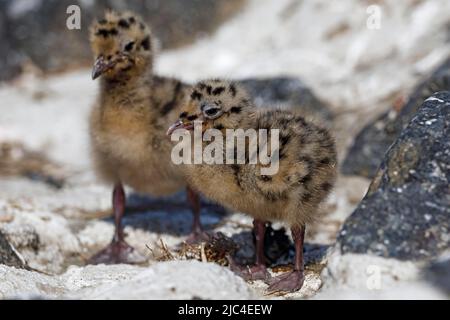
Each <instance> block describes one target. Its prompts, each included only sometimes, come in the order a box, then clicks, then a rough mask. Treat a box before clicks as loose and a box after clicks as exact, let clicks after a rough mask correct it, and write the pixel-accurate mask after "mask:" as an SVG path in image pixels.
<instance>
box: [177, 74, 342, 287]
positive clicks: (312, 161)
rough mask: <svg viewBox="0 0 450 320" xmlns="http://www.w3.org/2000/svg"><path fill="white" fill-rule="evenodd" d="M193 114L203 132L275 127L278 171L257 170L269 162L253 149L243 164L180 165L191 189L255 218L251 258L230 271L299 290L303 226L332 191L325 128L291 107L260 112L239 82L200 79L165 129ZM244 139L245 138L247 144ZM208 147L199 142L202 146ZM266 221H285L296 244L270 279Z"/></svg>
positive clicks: (184, 124) (332, 154)
mask: <svg viewBox="0 0 450 320" xmlns="http://www.w3.org/2000/svg"><path fill="white" fill-rule="evenodd" d="M193 119H195V120H197V121H201V126H202V127H201V129H202V131H201V132H203V138H204V136H205V132H206V130H207V129H211V128H213V129H217V130H220V131H221V132H222V133H223V134H224V135H225V134H226V133H227V131H229V129H244V130H248V129H255V130H256V131H257V132H258V130H259V129H266V130H268V131H267V132H268V133H269V134H272V133H271V131H270V130H271V129H278V130H279V131H278V132H279V139H278V142H279V147H278V151H279V162H278V165H279V168H278V172H276V173H275V174H272V175H262V174H261V168H262V167H264V166H267V164H266V165H262V164H261V163H260V162H258V163H257V164H249V163H248V160H249V159H250V158H249V156H248V155H249V154H250V152H247V153H246V156H245V159H246V163H245V164H236V163H234V164H205V163H202V164H183V165H182V167H183V169H184V172H185V174H186V177H187V180H188V182H189V184H190V185H191V186H192V187H193V188H194V189H195V190H197V191H198V192H200V193H202V194H204V195H205V196H206V197H208V198H210V199H212V200H214V201H216V202H218V203H219V204H221V205H223V206H226V207H229V208H231V209H232V210H235V211H239V212H243V213H247V214H249V215H251V216H252V217H253V218H254V229H255V230H254V231H255V235H256V264H255V265H254V266H252V267H247V268H243V267H240V266H236V265H232V269H233V270H234V271H235V272H237V273H238V274H240V275H241V276H243V277H244V278H246V279H252V280H256V279H263V280H266V281H268V282H269V284H270V286H269V289H268V290H269V291H270V292H275V291H287V292H292V291H296V290H299V289H300V288H301V287H302V285H303V281H304V274H303V271H304V265H303V264H304V263H303V241H304V234H305V225H306V224H308V223H310V222H313V221H314V220H315V219H316V218H317V215H318V213H317V209H318V206H319V204H320V203H321V202H322V201H323V200H324V199H325V198H326V197H327V195H328V194H329V192H330V191H331V189H332V187H333V184H334V181H335V177H336V150H335V145H334V140H333V138H332V137H331V136H330V134H329V133H328V131H327V130H325V129H323V128H320V127H319V126H317V125H315V124H313V123H310V122H308V121H306V120H305V119H304V118H303V117H301V116H299V115H296V114H293V113H291V112H289V111H282V110H274V109H272V110H257V109H256V108H255V106H254V105H253V103H252V102H251V100H250V98H249V96H248V94H247V93H246V92H245V91H244V90H243V89H242V88H241V87H240V86H239V85H238V84H236V83H232V82H227V81H221V80H209V81H203V82H199V83H198V84H196V85H195V86H194V87H193V89H192V91H191V94H190V96H189V97H188V99H187V102H186V103H185V106H184V108H183V110H182V112H181V113H180V115H179V120H178V121H177V122H175V123H174V124H173V125H172V126H171V127H170V128H169V130H168V134H169V135H170V134H172V133H173V132H174V131H175V130H176V129H179V128H184V129H188V130H192V129H193V127H194V125H195V122H194V123H193V121H192V120H193ZM194 131H195V130H194ZM193 135H194V136H195V134H192V133H191V134H190V136H193ZM187 141H188V143H191V142H189V140H187ZM213 141H214V140H213ZM223 141H226V138H223ZM269 141H271V137H270V136H269V137H268V138H267V143H266V144H265V146H266V147H267V150H269V151H270V148H271V147H272V148H275V145H272V143H270V144H269V143H268V142H269ZM200 143H202V142H200ZM249 144H250V143H249V142H248V140H247V142H246V146H247V148H248V147H249ZM207 145H208V143H206V142H203V148H204V150H206V149H205V147H206V146H207ZM236 145H237V144H235V146H236ZM235 146H228V144H227V145H226V146H225V147H224V151H223V156H224V158H225V154H226V153H227V150H228V152H229V151H231V154H237V150H236V147H235ZM191 147H192V146H191ZM230 148H233V150H229V149H230ZM259 148H263V145H259ZM274 154H275V153H274ZM267 221H282V222H284V223H286V224H287V225H288V226H289V227H290V228H291V233H292V237H293V239H294V243H295V250H296V253H295V263H294V270H293V271H292V272H290V273H287V274H283V275H281V276H279V277H276V278H272V279H270V276H269V274H268V272H267V269H266V266H265V261H264V247H263V246H264V239H263V238H264V228H265V222H267Z"/></svg>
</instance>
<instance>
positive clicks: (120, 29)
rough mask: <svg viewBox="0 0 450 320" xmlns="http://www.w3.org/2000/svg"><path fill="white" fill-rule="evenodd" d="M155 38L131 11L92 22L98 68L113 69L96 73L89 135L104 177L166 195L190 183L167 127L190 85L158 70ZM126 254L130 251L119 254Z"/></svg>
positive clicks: (96, 164)
mask: <svg viewBox="0 0 450 320" xmlns="http://www.w3.org/2000/svg"><path fill="white" fill-rule="evenodd" d="M103 20H104V21H103ZM111 30H116V31H115V32H114V31H111ZM151 40H152V35H151V31H150V29H149V28H148V27H147V26H146V25H145V24H144V23H143V22H142V20H141V18H140V17H138V16H135V15H134V14H131V13H122V14H119V13H114V12H107V13H106V15H105V18H104V19H102V20H101V21H100V22H98V23H94V24H93V25H92V27H91V30H90V41H91V47H92V50H93V54H94V57H95V59H96V60H97V62H98V63H95V66H97V65H98V64H103V65H105V61H106V65H107V66H109V68H108V69H104V70H102V73H101V74H100V76H97V77H98V78H99V79H98V80H97V81H100V86H99V94H98V99H97V103H96V104H95V106H94V107H93V109H92V113H91V116H90V138H91V146H92V154H93V161H94V168H95V171H96V173H97V175H98V176H99V178H100V179H101V180H103V181H104V182H106V183H108V184H109V185H111V186H112V185H116V186H117V185H122V184H123V185H127V186H130V187H131V188H133V190H135V191H137V192H141V193H147V194H150V195H153V196H165V195H170V194H173V193H175V192H178V191H180V190H183V189H185V188H186V187H187V183H186V180H185V178H184V176H183V173H182V171H181V169H180V167H179V166H177V165H175V164H174V163H173V162H172V160H171V150H172V143H171V141H170V139H168V138H167V136H166V130H167V127H168V126H169V125H170V124H171V123H173V122H174V121H175V120H176V119H177V118H178V117H179V116H183V113H182V110H181V106H182V104H183V101H184V100H185V99H186V98H188V95H189V94H190V92H189V86H188V85H186V84H184V83H182V82H180V81H178V80H176V79H172V78H166V77H159V76H157V75H155V74H154V73H153V57H154V54H153V50H152V47H151ZM94 70H95V67H94ZM186 116H187V114H186ZM192 197H194V198H195V193H192ZM197 213H198V211H197ZM116 219H119V220H120V218H118V217H117V216H116ZM119 227H120V226H119ZM197 231H198V230H197ZM120 240H123V239H120ZM113 243H114V241H113ZM121 248H125V247H124V246H123V243H122V246H119V247H115V249H117V250H115V251H114V250H112V251H111V250H110V251H107V252H106V253H105V254H106V255H107V256H108V255H114V254H117V252H118V250H119V251H120V250H121ZM130 252H131V250H130ZM122 253H123V252H122ZM123 257H126V254H124V255H123V256H120V257H119V258H120V259H122V258H123ZM112 260H113V262H117V259H116V260H114V259H112ZM120 262H127V261H123V260H120Z"/></svg>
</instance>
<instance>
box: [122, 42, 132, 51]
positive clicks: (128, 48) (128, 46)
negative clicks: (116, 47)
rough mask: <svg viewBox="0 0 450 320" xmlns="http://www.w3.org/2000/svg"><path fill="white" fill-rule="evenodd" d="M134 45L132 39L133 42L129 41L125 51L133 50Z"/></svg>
mask: <svg viewBox="0 0 450 320" xmlns="http://www.w3.org/2000/svg"><path fill="white" fill-rule="evenodd" d="M133 47H134V41H131V42H129V43H127V45H126V46H125V48H124V49H125V51H131V50H133Z"/></svg>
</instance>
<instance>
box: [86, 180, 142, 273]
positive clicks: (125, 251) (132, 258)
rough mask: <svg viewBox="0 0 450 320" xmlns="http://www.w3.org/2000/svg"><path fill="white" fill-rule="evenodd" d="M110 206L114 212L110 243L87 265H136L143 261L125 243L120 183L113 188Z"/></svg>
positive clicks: (123, 198) (123, 205)
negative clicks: (112, 232) (112, 234)
mask: <svg viewBox="0 0 450 320" xmlns="http://www.w3.org/2000/svg"><path fill="white" fill-rule="evenodd" d="M112 198H113V199H112V205H113V212H114V227H115V229H114V236H113V239H112V241H111V243H110V244H109V245H108V246H107V247H106V248H105V249H103V250H101V251H100V252H98V253H97V254H95V255H94V256H93V257H92V258H91V259H89V261H88V263H89V264H101V263H104V264H116V263H127V264H136V263H142V262H144V261H145V258H144V257H143V256H141V255H140V254H139V253H138V252H137V251H136V250H134V248H133V247H131V246H130V245H129V244H128V243H126V241H125V233H124V231H123V226H122V218H123V214H124V212H125V191H124V189H123V186H122V184H121V183H118V184H116V185H115V186H114V190H113V197H112Z"/></svg>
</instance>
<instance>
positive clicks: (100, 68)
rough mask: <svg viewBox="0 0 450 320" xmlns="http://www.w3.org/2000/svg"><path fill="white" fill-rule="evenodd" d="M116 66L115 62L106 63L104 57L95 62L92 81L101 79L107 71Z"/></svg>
mask: <svg viewBox="0 0 450 320" xmlns="http://www.w3.org/2000/svg"><path fill="white" fill-rule="evenodd" d="M114 65H115V62H112V61H106V60H105V58H104V57H103V56H101V57H98V58H97V60H95V63H94V67H93V68H92V80H95V79H97V78H98V77H100V76H101V75H102V74H104V73H105V72H106V71H108V70H110V69H111V68H112V67H114Z"/></svg>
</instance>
